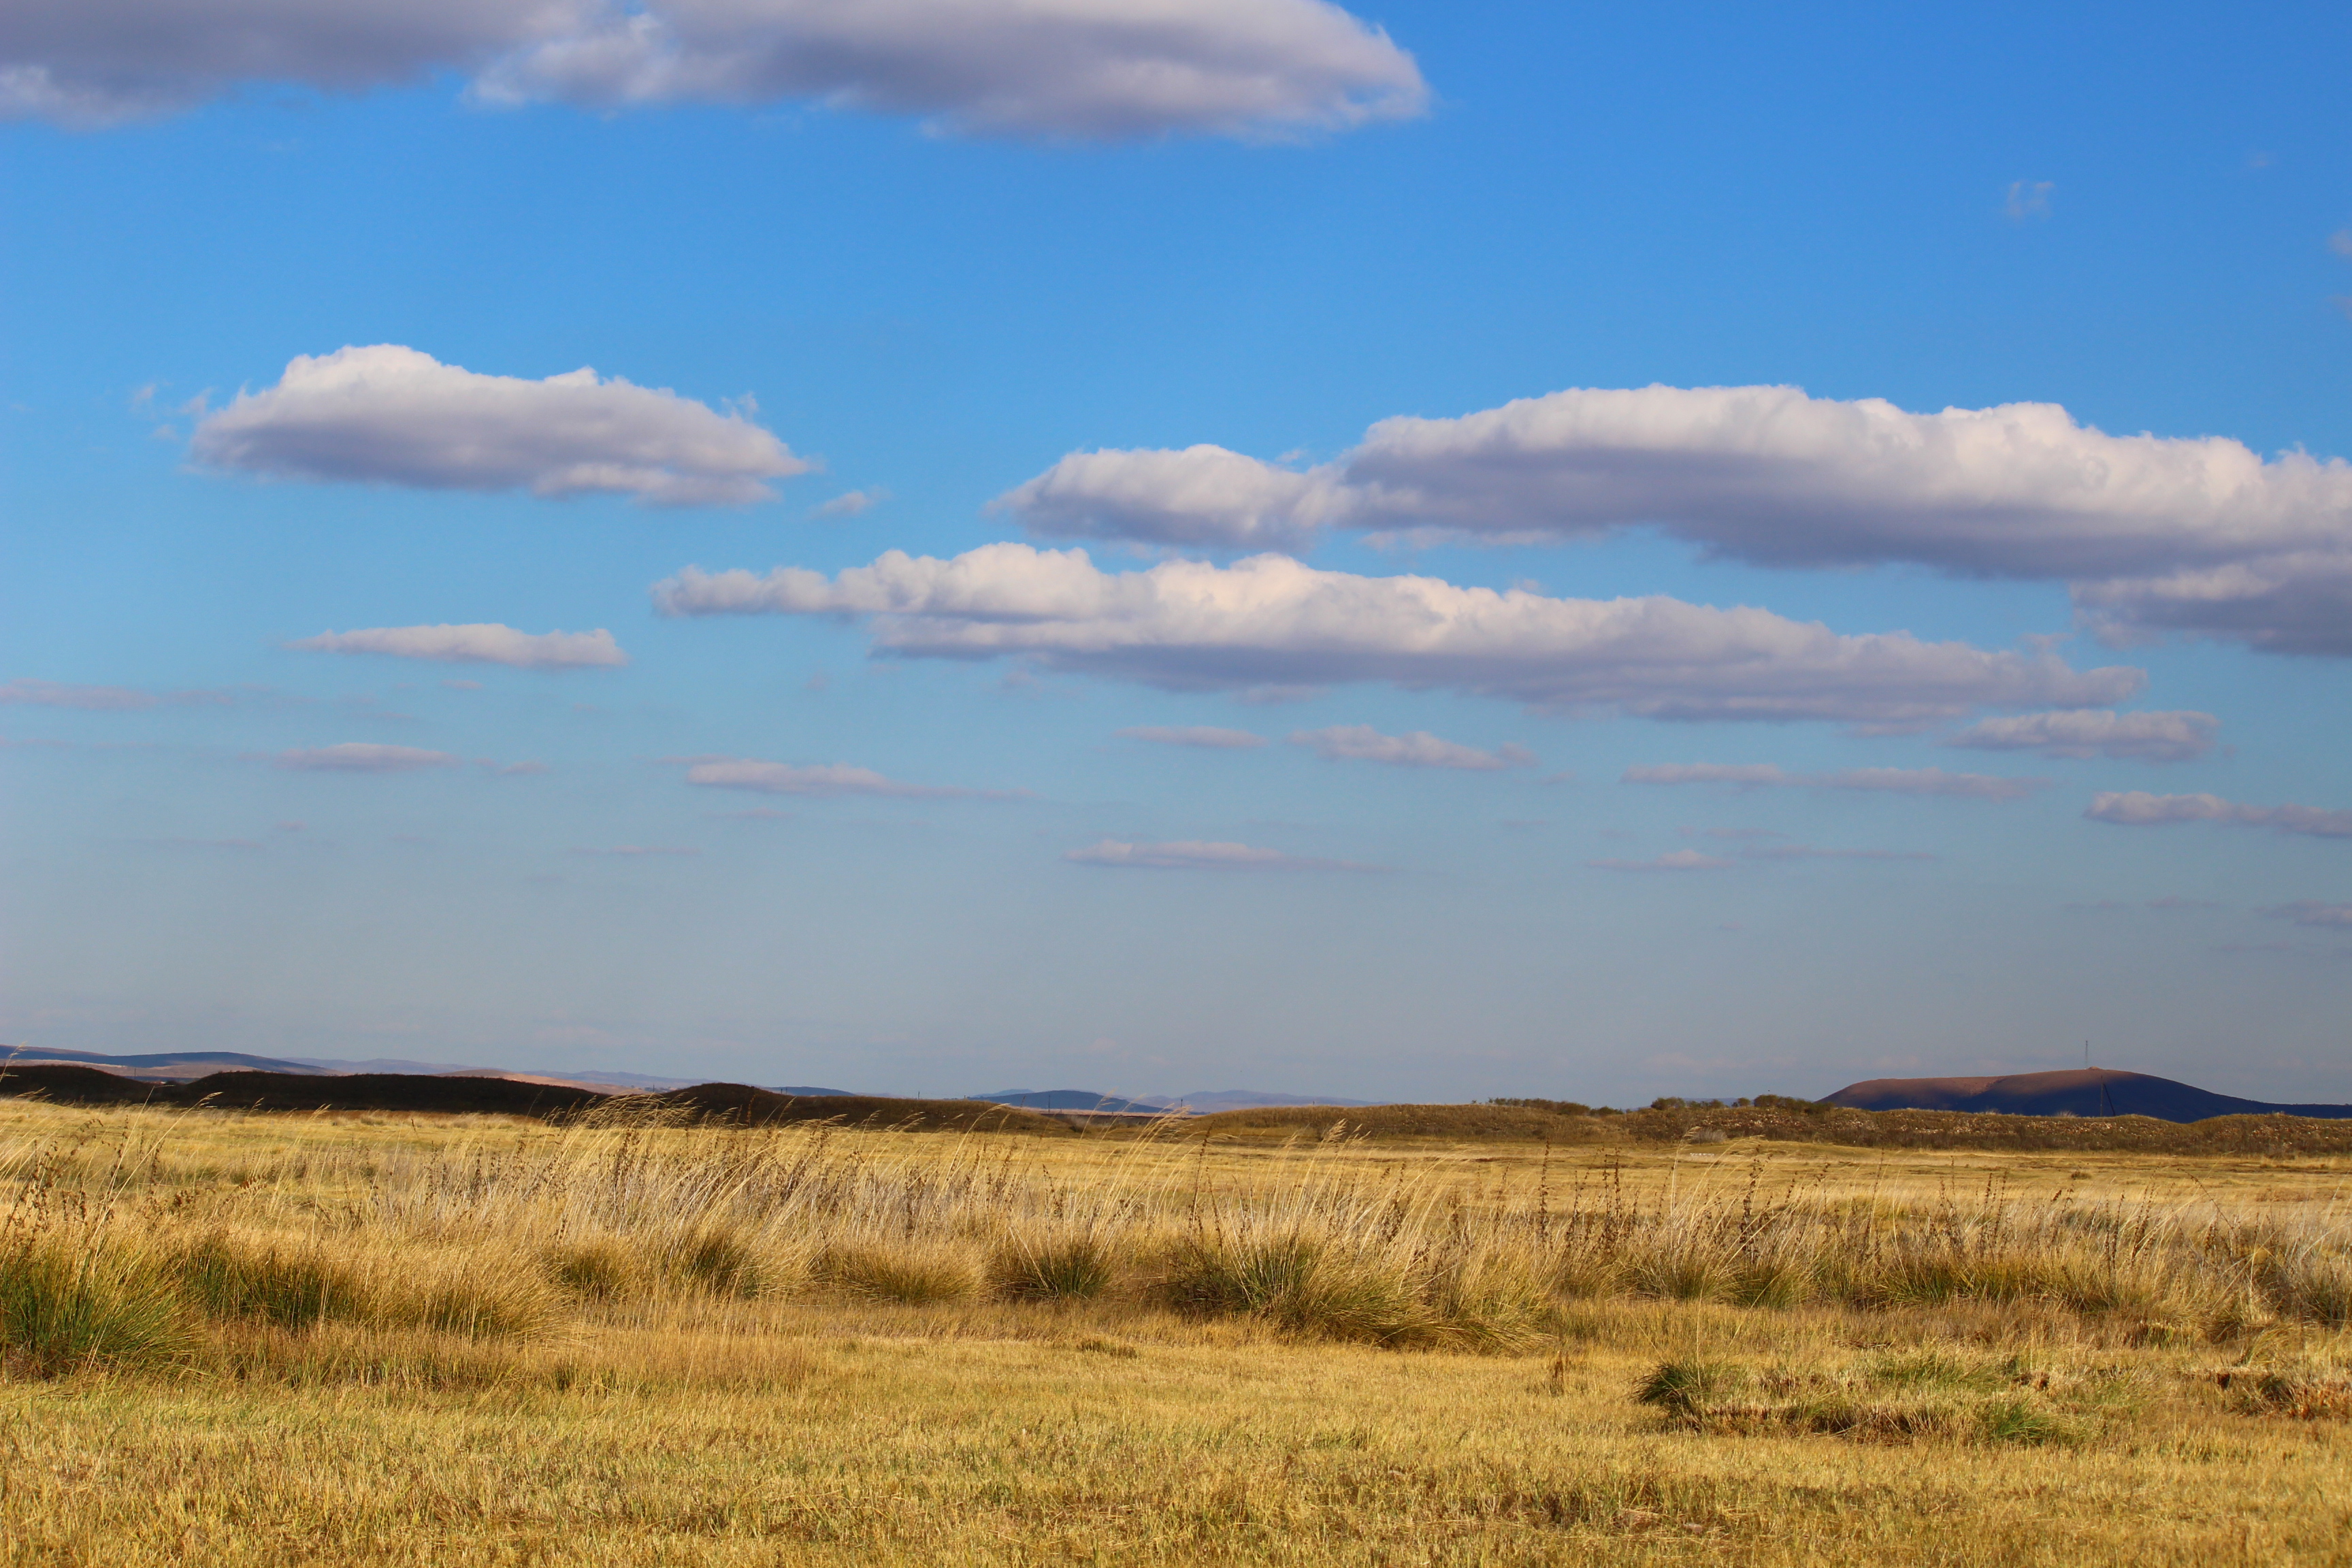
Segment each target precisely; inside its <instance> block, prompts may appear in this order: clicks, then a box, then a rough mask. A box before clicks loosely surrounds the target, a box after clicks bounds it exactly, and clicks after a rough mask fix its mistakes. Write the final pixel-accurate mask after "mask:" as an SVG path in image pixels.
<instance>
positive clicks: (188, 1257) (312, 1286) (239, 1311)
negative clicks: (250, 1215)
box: [169, 1230, 372, 1329]
mask: <svg viewBox="0 0 2352 1568" xmlns="http://www.w3.org/2000/svg"><path fill="white" fill-rule="evenodd" d="M169 1268H170V1271H171V1274H172V1276H173V1279H174V1280H175V1281H176V1282H177V1283H178V1285H179V1288H180V1291H181V1294H182V1295H183V1296H184V1297H185V1298H186V1299H187V1300H188V1301H189V1302H190V1303H191V1304H192V1305H194V1307H196V1308H197V1309H198V1310H201V1311H203V1312H204V1313H205V1315H207V1316H209V1317H213V1318H251V1319H257V1320H258V1321H262V1322H266V1323H275V1324H277V1325H278V1326H279V1327H280V1328H289V1329H292V1328H308V1327H310V1326H311V1325H313V1324H316V1323H319V1322H321V1321H325V1320H327V1319H329V1318H352V1319H365V1318H367V1317H369V1316H370V1315H371V1305H372V1303H371V1302H370V1300H368V1295H369V1292H368V1289H367V1286H366V1283H365V1281H364V1280H363V1279H362V1278H361V1277H360V1275H359V1274H358V1272H357V1271H356V1270H355V1269H353V1268H351V1267H350V1266H349V1265H347V1264H345V1263H343V1262H341V1261H339V1260H338V1259H336V1258H332V1257H331V1256H330V1255H329V1254H328V1253H327V1252H326V1250H325V1249H324V1248H323V1247H320V1245H319V1244H318V1243H317V1242H316V1241H311V1242H310V1243H307V1244H300V1245H295V1244H289V1243H286V1242H283V1241H280V1240H277V1239H267V1240H264V1239H257V1238H255V1237H247V1236H240V1235H236V1234H234V1233H232V1232H229V1231H226V1230H218V1231H215V1232H214V1233H212V1234H211V1235H209V1236H207V1237H204V1238H203V1239H202V1240H200V1241H197V1242H196V1243H194V1245H193V1246H190V1247H185V1248H184V1249H182V1250H180V1251H179V1252H177V1253H176V1254H174V1255H173V1257H172V1258H171V1260H170V1264H169Z"/></svg>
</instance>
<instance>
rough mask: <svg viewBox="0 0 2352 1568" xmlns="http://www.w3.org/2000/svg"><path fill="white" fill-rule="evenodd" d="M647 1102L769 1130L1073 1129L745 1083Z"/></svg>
mask: <svg viewBox="0 0 2352 1568" xmlns="http://www.w3.org/2000/svg"><path fill="white" fill-rule="evenodd" d="M642 1103H645V1104H647V1105H652V1106H659V1107H663V1108H666V1109H671V1110H685V1111H688V1112H691V1113H692V1114H694V1115H696V1116H698V1117H700V1118H702V1119H704V1120H706V1121H730V1122H734V1123H737V1124H739V1125H742V1126H748V1127H766V1126H770V1125H772V1124H774V1123H776V1122H782V1121H840V1122H842V1123H844V1124H845V1125H847V1126H852V1127H859V1126H870V1127H912V1128H916V1129H919V1130H926V1131H940V1130H949V1131H960V1132H962V1131H985V1132H1055V1133H1066V1132H1068V1131H1070V1128H1069V1127H1068V1126H1067V1125H1066V1123H1063V1122H1059V1121H1055V1120H1054V1119H1053V1118H1051V1117H1047V1116H1040V1115H1038V1114H1037V1113H1036V1112H1035V1111H1034V1110H1017V1109H1015V1108H1013V1107H1011V1106H1004V1105H992V1104H990V1103H988V1102H987V1101H984V1100H896V1099H891V1098H888V1097H887V1096H884V1095H878V1094H822V1095H806V1096H803V1095H791V1094H778V1093H776V1092H775V1091H774V1090H772V1089H754V1088H753V1087H751V1085H750V1084H746V1083H698V1084H696V1085H695V1086H694V1087H693V1088H692V1089H671V1090H670V1091H669V1092H668V1093H667V1094H649V1095H646V1097H645V1099H644V1100H643V1101H642Z"/></svg>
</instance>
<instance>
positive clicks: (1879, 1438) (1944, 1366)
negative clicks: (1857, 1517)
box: [1633, 1350, 2125, 1444]
mask: <svg viewBox="0 0 2352 1568" xmlns="http://www.w3.org/2000/svg"><path fill="white" fill-rule="evenodd" d="M2124 1386H2125V1385H2124V1382H2123V1380H2121V1379H2120V1378H2117V1377H2116V1376H2112V1375H2110V1376H2105V1377H2098V1376H2093V1377H2085V1378H2077V1379H2074V1380H2071V1382H2070V1384H2069V1385H2068V1386H2066V1387H2064V1388H2053V1384H2052V1380H2051V1379H2050V1378H2049V1377H2048V1376H2047V1375H2046V1374H2035V1373H2028V1372H2026V1371H2024V1370H2023V1369H2021V1367H2020V1366H2019V1365H2017V1364H2016V1363H2006V1364H2003V1363H1983V1362H1975V1361H1969V1360H1966V1359H1963V1358H1960V1357H1956V1356H1952V1355H1950V1354H1948V1353H1946V1352H1941V1351H1937V1350H1922V1351H1918V1352H1913V1353H1910V1354H1906V1355H1901V1356H1896V1357H1894V1358H1891V1359H1888V1360H1885V1361H1881V1362H1879V1363H1874V1364H1872V1365H1868V1366H1865V1367H1863V1368H1860V1369H1849V1370H1847V1371H1844V1372H1842V1373H1823V1372H1818V1371H1815V1372H1797V1373H1788V1372H1777V1371H1776V1372H1766V1373H1760V1374H1759V1373H1754V1372H1751V1371H1749V1370H1748V1369H1747V1368H1745V1367H1741V1366H1738V1365H1736V1364H1734V1363H1727V1362H1710V1361H1697V1360H1685V1361H1668V1362H1663V1363H1659V1365H1658V1366H1657V1367H1656V1368H1655V1369H1654V1371H1652V1372H1651V1373H1650V1374H1649V1375H1648V1376H1647V1377H1646V1378H1644V1379H1643V1381H1642V1383H1641V1384H1640V1385H1639V1386H1638V1387H1637V1388H1635V1390H1634V1392H1633V1398H1634V1400H1635V1402H1636V1403H1637V1404H1642V1405H1651V1406H1653V1407H1654V1408H1655V1409H1658V1410H1659V1411H1661V1412H1663V1413H1664V1415H1665V1416H1666V1419H1667V1420H1668V1422H1669V1423H1670V1424H1671V1425H1673V1426H1680V1427H1683V1428H1685V1429H1687V1430H1691V1431H1698V1432H1708V1433H1713V1434H1716V1435H1718V1436H1743V1435H1745V1436H1770V1435H1776V1434H1777V1435H1782V1436H1791V1435H1811V1436H1835V1437H1843V1438H1847V1439H1849V1440H1852V1441H1856V1442H1874V1443H1920V1442H1932V1441H1943V1442H1953V1443H1969V1442H1973V1443H1993V1444H2005V1443H2023V1444H2043V1443H2074V1442H2080V1441H2082V1440H2083V1439H2084V1438H2085V1437H2086V1436H2089V1435H2090V1434H2091V1433H2092V1432H2093V1431H2095V1430H2096V1429H2097V1428H2098V1427H2099V1426H2100V1425H2101V1424H2102V1422H2103V1419H2104V1418H2105V1416H2107V1415H2112V1414H2114V1413H2115V1411H2116V1408H2117V1407H2118V1405H2120V1404H2121V1403H2123V1401H2122V1398H2121V1397H2120V1395H2121V1394H2122V1392H2123V1390H2124Z"/></svg>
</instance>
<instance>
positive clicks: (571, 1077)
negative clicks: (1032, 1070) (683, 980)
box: [0, 1046, 856, 1096]
mask: <svg viewBox="0 0 2352 1568" xmlns="http://www.w3.org/2000/svg"><path fill="white" fill-rule="evenodd" d="M42 1063H51V1064H60V1063H71V1064H74V1065H77V1066H81V1067H89V1068H100V1069H101V1070H103V1071H105V1072H108V1073H111V1074H113V1075H114V1076H115V1077H117V1078H127V1079H133V1080H135V1081H137V1082H140V1083H193V1082H194V1081H195V1080H196V1079H200V1078H205V1077H207V1076H209V1075H211V1074H213V1073H221V1072H265V1073H280V1074H286V1075H289V1076H293V1077H299V1078H497V1079H509V1080H511V1081H513V1082H515V1083H528V1084H538V1085H541V1086H542V1087H547V1088H555V1089H589V1090H593V1092H595V1093H598V1094H610V1093H613V1092H614V1091H616V1090H617V1091H620V1092H623V1093H634V1092H640V1091H651V1092H656V1093H658V1092H662V1091H666V1090H668V1089H688V1088H691V1087H693V1086H694V1085H696V1084H698V1083H700V1082H702V1081H703V1080H702V1079H692V1078H660V1077H656V1076H655V1075H653V1074H651V1073H641V1072H603V1071H599V1070H596V1069H594V1068H588V1069H584V1070H572V1069H569V1068H547V1069H544V1070H541V1071H536V1072H533V1071H526V1070H523V1069H520V1068H486V1067H467V1066H464V1065H462V1064H460V1063H457V1062H419V1061H409V1060H406V1059H404V1058H397V1057H377V1058H373V1059H372V1060H368V1061H339V1060H336V1059H335V1058H329V1057H255V1056H247V1055H246V1054H245V1053H244V1052H242V1051H157V1052H152V1053H150V1054H147V1055H143V1056H110V1055H108V1054H106V1053H104V1052H101V1051H68V1050H63V1049H59V1048H57V1047H38V1046H20V1047H16V1048H14V1049H10V1048H9V1047H5V1046H0V1067H12V1066H13V1067H35V1066H38V1065H40V1064H42ZM769 1092H772V1093H775V1094H787V1095H801V1096H809V1095H824V1096H839V1095H854V1094H856V1090H855V1089H816V1088H814V1087H810V1086H807V1085H794V1086H791V1087H785V1088H779V1089H773V1090H771V1091H769Z"/></svg>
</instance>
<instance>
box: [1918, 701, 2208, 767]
mask: <svg viewBox="0 0 2352 1568" xmlns="http://www.w3.org/2000/svg"><path fill="white" fill-rule="evenodd" d="M2220 729H2221V721H2220V720H2219V719H2216V718H2214V717H2213V715H2211V714H2210V713H2197V712H2189V711H2179V712H2169V713H2116V712H2114V711H2112V710H2100V709H2087V708H2077V709H2074V710H2069V711H2065V712H2059V713H2018V714H2013V715H2009V716H2005V717H2002V718H1998V719H1984V720H1980V721H1978V722H1977V723H1975V724H1973V725H1970V726H1969V728H1968V729H1966V730H1963V731H1960V732H1959V733H1958V734H1957V735H1954V736H1953V737H1952V738H1951V739H1949V740H1948V741H1946V742H1944V744H1946V745H1948V746H1967V747H1972V748H1974V749H1976V750H1978V751H1982V752H2041V753H2042V755H2043V756H2045V757H2064V758H2073V759H2080V758H2084V757H2115V758H2118V759H2126V760H2130V761H2135V762H2143V763H2185V762H2188V761H2189V760H2191V759H2192V758H2196V757H2201V756H2203V755H2204V754H2205V753H2206V752H2210V751H2211V750H2212V749H2213V736H2214V732H2215V731H2218V730H2220Z"/></svg>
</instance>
